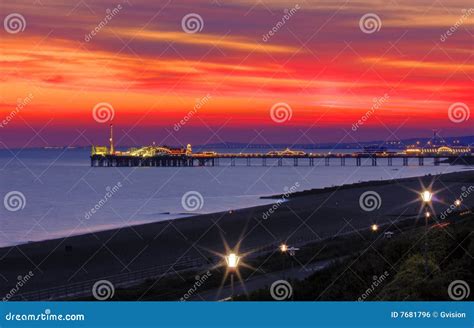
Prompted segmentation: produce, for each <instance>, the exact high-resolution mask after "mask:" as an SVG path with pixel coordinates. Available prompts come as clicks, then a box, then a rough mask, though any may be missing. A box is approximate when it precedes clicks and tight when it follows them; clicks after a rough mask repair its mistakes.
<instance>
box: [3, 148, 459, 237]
mask: <svg viewBox="0 0 474 328" xmlns="http://www.w3.org/2000/svg"><path fill="white" fill-rule="evenodd" d="M259 151H266V150H259ZM14 153H15V156H13V155H12V153H11V152H9V151H0V182H1V184H0V194H1V196H2V199H3V200H4V204H3V205H4V206H1V212H0V213H1V220H0V246H6V245H13V244H19V243H24V242H28V241H38V240H45V239H51V238H56V237H64V236H68V235H75V234H82V233H87V232H91V231H99V230H105V229H110V228H115V227H122V226H127V225H134V224H140V223H146V222H156V221H162V220H166V219H175V218H180V217H183V216H189V215H195V214H200V213H210V212H217V211H224V210H230V209H237V208H243V207H249V206H255V205H260V204H268V203H271V202H272V201H271V200H262V199H259V197H260V196H262V195H272V194H279V193H283V192H285V191H286V190H288V188H291V187H292V186H295V184H297V183H298V184H299V187H298V188H297V190H304V189H311V188H318V187H325V186H333V185H341V184H347V183H353V182H358V181H369V180H381V179H392V178H399V177H411V176H419V175H425V174H428V173H431V174H435V173H443V172H446V173H447V172H453V171H459V170H465V169H468V167H462V166H448V165H446V166H445V165H442V166H438V167H435V166H432V165H429V163H426V164H425V165H426V166H424V167H419V166H417V163H416V162H413V164H412V165H411V166H408V167H403V166H401V163H396V166H393V167H388V166H378V167H372V166H369V163H366V165H367V166H365V167H364V166H362V167H356V166H355V162H352V161H347V163H346V166H345V167H341V166H339V162H336V161H335V162H334V164H333V166H330V167H326V166H324V162H322V163H317V164H318V165H316V166H315V167H309V166H307V165H308V163H307V161H300V166H298V167H294V166H293V161H292V160H289V161H288V162H286V166H284V167H276V166H274V167H270V166H268V167H262V166H261V165H260V164H261V162H260V160H254V162H253V165H254V166H252V167H247V166H246V163H245V160H241V162H240V163H239V162H237V166H235V167H230V166H229V165H228V164H229V163H228V162H225V161H222V160H221V163H220V164H221V166H219V167H192V168H191V167H189V168H145V167H141V168H91V167H90V161H89V151H87V150H67V151H63V150H23V151H21V152H14ZM239 164H240V165H239ZM267 164H268V165H271V164H272V163H271V162H270V161H268V162H267ZM114 186H115V188H114ZM111 189H112V190H111ZM108 190H111V193H112V194H113V195H111V197H106V193H107V191H108ZM11 192H13V193H11ZM18 192H19V193H21V195H20V197H19V198H18V197H16V198H15V197H13V196H17V195H18ZM188 192H197V193H199V194H200V195H202V199H199V196H198V197H197V198H193V197H190V198H188V200H189V204H188V205H186V206H185V207H183V204H182V199H183V195H185V194H186V193H188ZM9 193H10V201H11V203H10V204H8V197H6V196H7V195H8V194H9ZM194 194H196V193H194ZM109 195H110V194H109ZM188 195H189V193H188ZM191 195H193V194H191ZM22 196H24V199H21V197H22ZM104 199H105V201H104ZM15 200H19V203H18V202H17V203H15V202H14V201H15ZM193 200H196V202H195V203H193ZM196 204H197V205H196ZM8 207H10V209H18V210H17V211H11V210H8V209H7V208H8ZM196 207H197V209H196V210H194V209H195V208H196ZM93 208H95V210H94V211H95V213H92V211H91V210H92V209H93ZM189 210H194V211H189Z"/></svg>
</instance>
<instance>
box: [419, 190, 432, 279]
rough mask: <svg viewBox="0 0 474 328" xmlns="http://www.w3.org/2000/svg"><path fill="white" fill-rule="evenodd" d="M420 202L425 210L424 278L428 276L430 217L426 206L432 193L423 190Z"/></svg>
mask: <svg viewBox="0 0 474 328" xmlns="http://www.w3.org/2000/svg"><path fill="white" fill-rule="evenodd" d="M420 195H421V200H422V201H423V206H424V208H425V230H426V231H425V245H424V250H423V253H424V254H423V255H424V256H423V257H424V262H425V276H428V219H429V218H430V217H431V213H430V211H429V210H428V206H429V204H430V203H431V199H432V198H433V193H432V192H431V191H429V190H424V191H423V192H422V193H421V194H420Z"/></svg>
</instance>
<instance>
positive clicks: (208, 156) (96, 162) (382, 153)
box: [91, 126, 474, 167]
mask: <svg viewBox="0 0 474 328" xmlns="http://www.w3.org/2000/svg"><path fill="white" fill-rule="evenodd" d="M221 162H222V163H221ZM288 162H289V165H293V166H299V165H306V166H315V165H324V166H330V165H341V166H346V164H349V165H351V164H353V165H355V166H362V165H371V166H378V165H387V166H393V165H397V164H398V165H403V166H408V165H413V164H414V165H419V166H423V165H425V164H432V165H440V164H441V163H449V164H466V165H474V156H473V153H472V149H471V148H469V147H448V146H442V147H439V148H438V149H434V148H433V147H431V148H430V151H423V149H406V150H405V151H402V152H390V151H387V150H385V149H375V150H374V149H371V150H367V149H365V150H364V151H361V152H354V153H306V152H303V151H295V150H291V149H288V148H287V149H285V150H282V151H271V152H268V153H218V152H213V151H207V152H198V153H193V151H192V148H191V145H187V147H186V148H171V147H166V146H157V145H152V146H147V147H142V148H131V149H129V150H127V151H116V150H115V147H114V141H113V127H112V126H111V127H110V147H109V148H107V147H96V146H92V153H91V166H92V167H193V166H219V165H221V164H223V165H228V166H236V165H237V164H236V163H238V165H246V166H253V165H261V166H284V165H288ZM323 163H324V164H323Z"/></svg>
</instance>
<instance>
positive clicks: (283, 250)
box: [278, 244, 288, 279]
mask: <svg viewBox="0 0 474 328" xmlns="http://www.w3.org/2000/svg"><path fill="white" fill-rule="evenodd" d="M278 248H279V249H280V252H281V254H282V255H283V256H282V262H283V263H282V265H283V270H282V271H283V279H285V270H286V254H287V253H288V245H287V244H281V245H280V247H278Z"/></svg>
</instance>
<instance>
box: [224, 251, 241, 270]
mask: <svg viewBox="0 0 474 328" xmlns="http://www.w3.org/2000/svg"><path fill="white" fill-rule="evenodd" d="M225 261H226V263H227V267H228V268H229V269H230V270H235V269H237V267H238V265H239V261H240V256H238V255H237V254H235V253H230V254H229V255H227V256H226V257H225Z"/></svg>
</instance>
